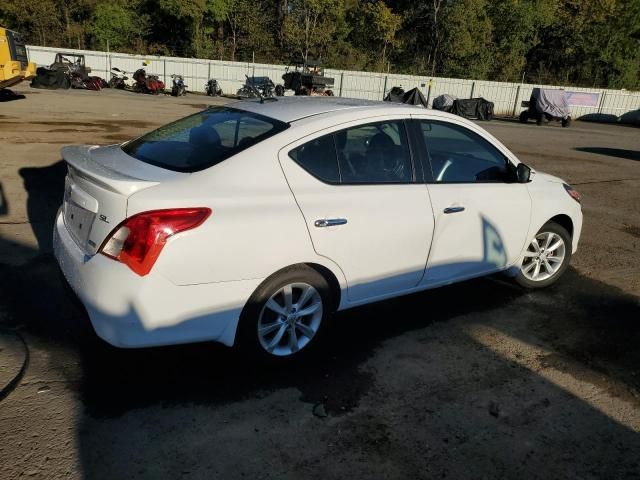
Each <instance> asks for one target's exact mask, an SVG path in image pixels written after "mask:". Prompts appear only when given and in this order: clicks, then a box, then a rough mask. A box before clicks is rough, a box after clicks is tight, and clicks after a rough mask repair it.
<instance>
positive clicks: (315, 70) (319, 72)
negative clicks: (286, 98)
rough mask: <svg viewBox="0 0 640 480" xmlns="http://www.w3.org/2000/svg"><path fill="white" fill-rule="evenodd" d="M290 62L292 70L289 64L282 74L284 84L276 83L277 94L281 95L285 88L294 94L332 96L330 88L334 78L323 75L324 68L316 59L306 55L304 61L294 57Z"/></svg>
mask: <svg viewBox="0 0 640 480" xmlns="http://www.w3.org/2000/svg"><path fill="white" fill-rule="evenodd" d="M291 64H292V65H293V70H291V66H289V67H287V69H286V72H285V74H284V75H282V80H283V81H284V85H276V95H277V96H279V97H281V96H283V95H284V92H285V90H293V91H294V92H295V94H296V95H324V96H328V97H332V96H333V91H332V90H331V89H332V88H333V85H334V79H333V78H331V77H325V76H324V69H323V68H322V66H321V65H320V62H319V61H318V60H315V59H313V58H310V57H308V58H307V61H306V62H305V61H304V60H303V59H302V58H296V59H294V60H293V61H292V62H291Z"/></svg>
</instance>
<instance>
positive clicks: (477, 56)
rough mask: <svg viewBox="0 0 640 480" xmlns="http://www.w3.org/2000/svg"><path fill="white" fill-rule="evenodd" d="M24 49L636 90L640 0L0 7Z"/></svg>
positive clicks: (73, 1) (258, 0)
mask: <svg viewBox="0 0 640 480" xmlns="http://www.w3.org/2000/svg"><path fill="white" fill-rule="evenodd" d="M0 24H1V25H4V26H6V27H8V28H11V29H13V30H17V31H19V32H21V33H23V34H24V35H25V37H26V39H27V42H28V43H30V44H36V45H43V46H55V47H65V48H80V49H97V50H106V49H107V48H109V49H110V50H111V51H119V52H123V53H144V54H158V55H170V56H184V57H198V58H210V59H223V60H234V61H251V60H253V59H254V58H255V61H256V62H260V63H285V64H286V63H289V62H290V61H291V59H292V58H295V57H302V58H308V57H313V58H316V59H320V60H321V61H322V63H323V65H325V66H327V67H332V68H343V69H352V70H368V71H388V70H390V71H393V72H396V73H400V72H401V73H409V74H418V75H427V76H446V77H456V78H476V79H486V80H496V81H521V80H522V79H523V77H524V80H525V81H528V82H531V83H551V84H567V85H571V84H572V85H579V86H593V87H596V86H598V87H599V86H602V87H610V88H627V89H636V90H638V89H640V0H3V1H2V2H0Z"/></svg>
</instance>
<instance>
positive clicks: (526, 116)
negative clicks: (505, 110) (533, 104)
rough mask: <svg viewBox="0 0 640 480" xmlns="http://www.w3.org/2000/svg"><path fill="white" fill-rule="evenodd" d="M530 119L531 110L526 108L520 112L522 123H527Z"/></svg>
mask: <svg viewBox="0 0 640 480" xmlns="http://www.w3.org/2000/svg"><path fill="white" fill-rule="evenodd" d="M528 121H529V112H527V111H526V110H524V111H522V112H520V123H527V122H528Z"/></svg>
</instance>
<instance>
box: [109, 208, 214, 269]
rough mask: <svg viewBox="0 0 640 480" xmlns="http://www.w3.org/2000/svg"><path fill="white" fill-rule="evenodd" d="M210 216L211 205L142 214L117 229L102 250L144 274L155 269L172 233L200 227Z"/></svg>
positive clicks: (124, 222)
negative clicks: (209, 206)
mask: <svg viewBox="0 0 640 480" xmlns="http://www.w3.org/2000/svg"><path fill="white" fill-rule="evenodd" d="M209 215H211V209H210V208H175V209H170V210H152V211H149V212H142V213H138V214H137V215H134V216H132V217H129V218H127V219H126V220H125V221H123V222H122V223H121V224H120V225H118V226H117V227H116V228H114V229H113V231H112V232H111V233H110V234H109V236H108V237H107V239H106V240H105V241H104V243H103V244H102V246H101V247H100V249H99V250H98V252H100V253H102V254H103V255H106V256H107V257H111V258H113V259H115V260H118V261H119V262H122V263H124V264H125V265H127V266H128V267H129V268H130V269H131V270H133V271H134V272H136V273H137V274H138V275H140V276H144V275H146V274H147V273H149V272H150V271H151V268H152V267H153V264H154V263H155V262H156V260H157V259H158V256H159V255H160V252H161V251H162V248H163V247H164V245H165V243H166V242H167V239H168V238H169V237H170V236H172V235H175V234H176V233H180V232H184V231H185V230H191V229H192V228H196V227H197V226H198V225H201V224H202V222H204V221H205V220H206V219H207V218H208V217H209Z"/></svg>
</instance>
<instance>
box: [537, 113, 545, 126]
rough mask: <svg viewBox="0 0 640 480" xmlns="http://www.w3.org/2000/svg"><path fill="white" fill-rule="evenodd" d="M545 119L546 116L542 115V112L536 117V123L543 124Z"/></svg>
mask: <svg viewBox="0 0 640 480" xmlns="http://www.w3.org/2000/svg"><path fill="white" fill-rule="evenodd" d="M543 121H544V117H543V116H542V114H540V115H538V116H537V117H536V125H538V126H540V125H542V122H543Z"/></svg>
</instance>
